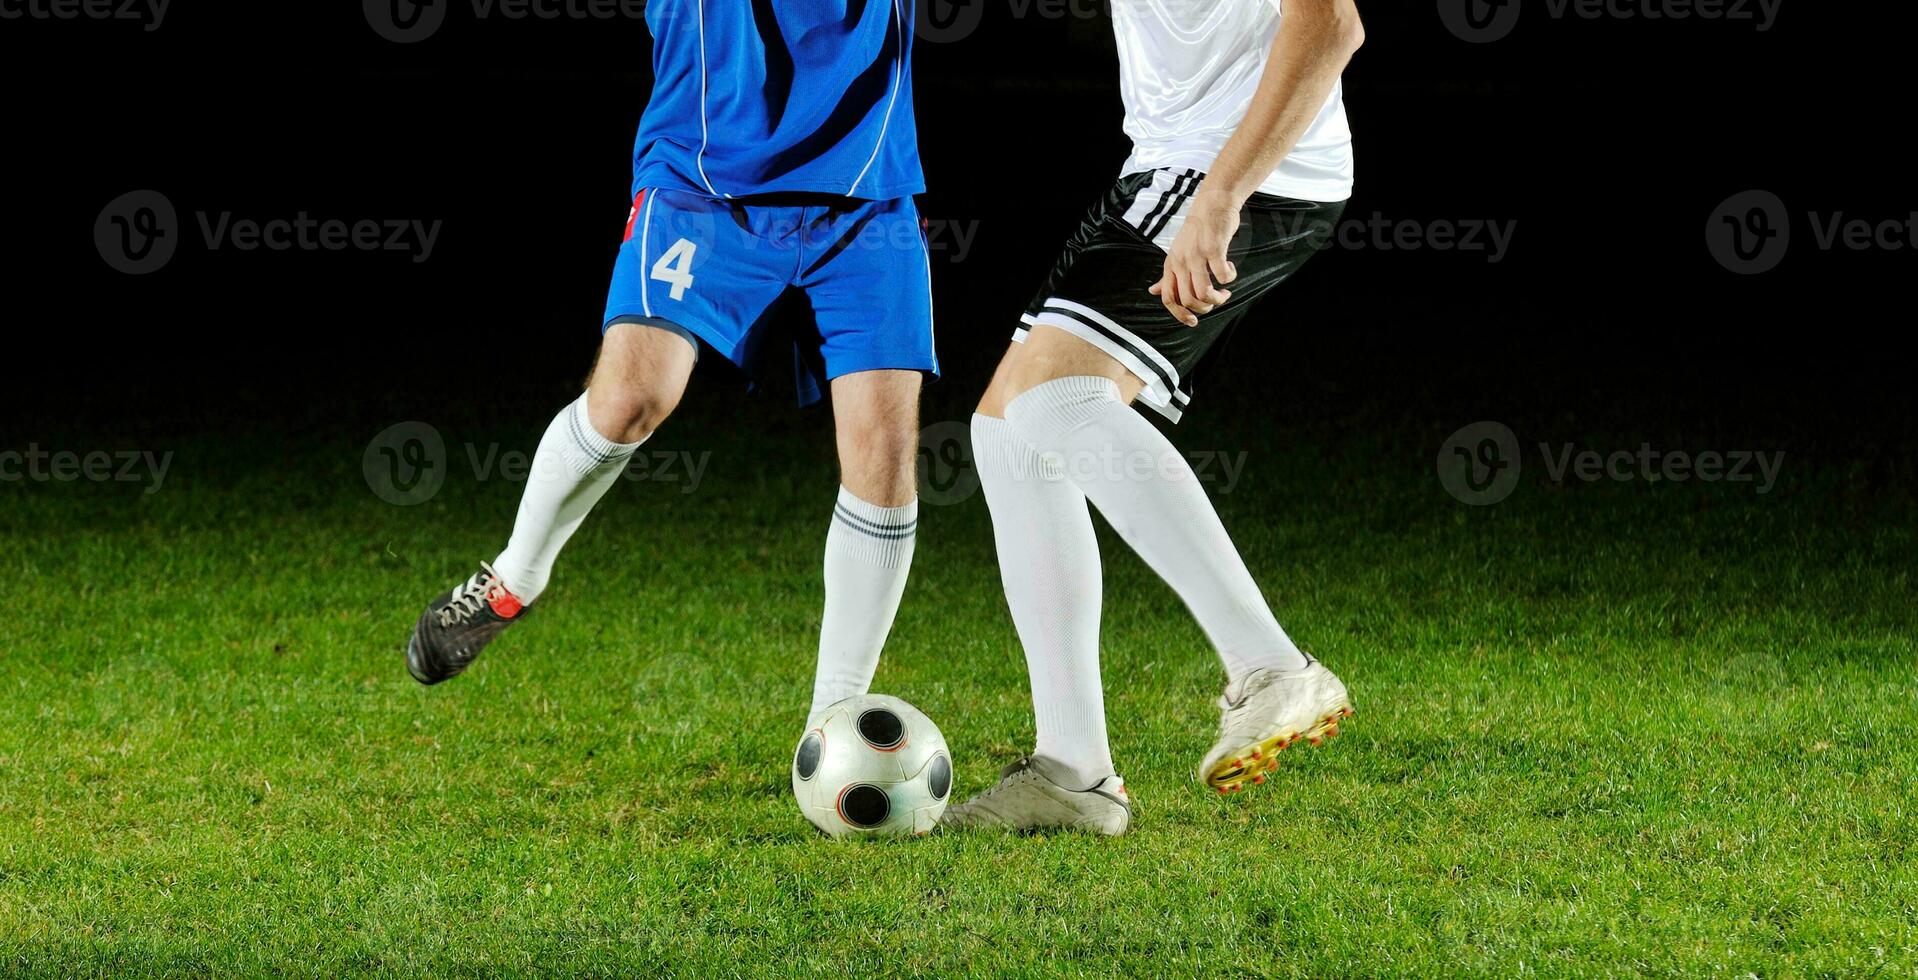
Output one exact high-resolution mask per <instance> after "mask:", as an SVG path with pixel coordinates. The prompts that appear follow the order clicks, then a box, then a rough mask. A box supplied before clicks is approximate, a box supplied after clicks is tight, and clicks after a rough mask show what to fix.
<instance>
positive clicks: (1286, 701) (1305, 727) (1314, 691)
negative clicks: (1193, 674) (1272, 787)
mask: <svg viewBox="0 0 1918 980" xmlns="http://www.w3.org/2000/svg"><path fill="white" fill-rule="evenodd" d="M1305 659H1306V664H1305V666H1303V667H1300V668H1298V669H1297V670H1255V671H1253V672H1252V673H1250V674H1247V675H1246V676H1245V677H1244V678H1242V679H1241V681H1240V683H1239V685H1238V688H1239V689H1238V691H1236V692H1234V691H1232V690H1231V689H1230V688H1228V689H1227V691H1226V696H1224V697H1221V698H1220V699H1219V707H1220V708H1222V709H1224V710H1223V711H1222V712H1221V713H1220V716H1219V740H1218V742H1216V743H1215V744H1213V746H1212V751H1210V752H1207V753H1206V754H1205V761H1204V762H1201V763H1199V778H1200V779H1203V780H1205V784H1206V785H1207V786H1210V787H1211V788H1213V789H1216V790H1218V791H1219V792H1221V793H1236V792H1238V791H1239V790H1242V789H1244V788H1245V787H1246V786H1247V785H1248V784H1251V785H1257V784H1259V783H1263V782H1265V775H1266V773H1269V772H1271V771H1272V770H1273V769H1276V768H1278V765H1279V753H1280V752H1283V751H1284V750H1285V748H1286V747H1287V746H1289V745H1292V744H1294V743H1296V742H1298V741H1300V740H1301V739H1303V740H1304V741H1306V742H1308V743H1310V744H1312V745H1318V744H1320V743H1322V742H1324V741H1325V740H1326V739H1328V738H1331V737H1332V736H1334V735H1337V734H1338V733H1339V722H1341V721H1343V720H1345V719H1346V718H1350V717H1351V716H1352V698H1351V696H1350V695H1348V694H1347V693H1346V691H1345V684H1344V683H1343V682H1341V681H1340V680H1339V679H1338V676H1337V675H1335V674H1333V673H1332V672H1331V671H1329V670H1326V669H1325V665H1324V664H1322V663H1319V662H1318V661H1317V660H1313V659H1312V657H1311V656H1310V655H1308V656H1307V657H1306V658H1305Z"/></svg>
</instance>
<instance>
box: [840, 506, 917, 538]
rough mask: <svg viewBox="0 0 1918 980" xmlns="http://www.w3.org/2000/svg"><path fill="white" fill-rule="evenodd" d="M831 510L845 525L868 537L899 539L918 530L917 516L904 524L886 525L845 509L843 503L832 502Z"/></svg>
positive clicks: (908, 536) (909, 535) (907, 536)
mask: <svg viewBox="0 0 1918 980" xmlns="http://www.w3.org/2000/svg"><path fill="white" fill-rule="evenodd" d="M832 512H833V516H834V517H837V518H839V519H840V520H841V521H843V522H844V523H845V525H846V526H847V527H849V528H852V529H853V530H855V531H858V532H859V533H861V534H864V535H867V536H868V537H874V538H880V539H883V540H888V541H899V540H902V539H905V538H910V537H912V536H913V534H915V533H917V531H918V530H919V520H918V518H914V519H913V520H911V521H909V522H907V523H905V524H898V525H886V524H879V523H876V522H874V521H870V520H867V519H866V518H864V517H860V516H859V515H858V514H855V513H853V512H852V511H849V510H847V509H846V505H845V504H834V505H833V509H832Z"/></svg>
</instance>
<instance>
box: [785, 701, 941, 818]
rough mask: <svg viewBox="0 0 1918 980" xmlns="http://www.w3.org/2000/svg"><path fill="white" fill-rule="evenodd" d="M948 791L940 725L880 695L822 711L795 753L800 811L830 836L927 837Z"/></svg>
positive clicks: (908, 707)
mask: <svg viewBox="0 0 1918 980" xmlns="http://www.w3.org/2000/svg"><path fill="white" fill-rule="evenodd" d="M951 793H952V755H951V753H949V752H947V751H946V737H945V736H944V735H941V734H939V726H938V725H935V724H933V723H932V719H930V718H928V717H926V716H925V715H924V714H923V713H921V712H920V710H919V709H918V708H915V707H913V706H912V705H910V704H907V703H906V702H904V701H901V700H899V699H898V698H895V697H889V696H887V695H884V694H863V695H860V696H858V697H851V698H847V699H845V700H844V701H841V702H839V703H837V704H835V705H833V706H832V707H830V708H827V709H826V713H825V714H824V715H823V716H822V717H821V718H820V719H819V721H818V723H816V724H815V725H813V727H812V728H811V729H809V730H808V731H807V732H806V734H805V736H804V737H802V738H801V739H800V740H799V748H797V749H796V750H794V751H793V796H794V797H795V798H797V799H798V801H799V811H800V812H801V813H804V814H805V815H806V819H807V820H810V821H812V823H813V826H815V827H818V828H819V829H820V830H823V831H825V832H826V835H827V836H828V837H855V836H865V837H890V836H900V835H904V834H923V833H927V832H928V831H930V830H932V828H933V827H934V825H936V824H938V823H939V815H940V814H942V813H945V812H946V798H947V797H948V796H950V795H951Z"/></svg>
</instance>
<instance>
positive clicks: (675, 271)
mask: <svg viewBox="0 0 1918 980" xmlns="http://www.w3.org/2000/svg"><path fill="white" fill-rule="evenodd" d="M698 251H699V246H697V245H694V244H693V243H692V242H690V241H687V240H686V239H684V238H682V239H680V240H679V241H676V242H674V243H673V247H672V248H669V249H667V250H666V254H664V255H662V256H660V257H659V261H658V262H655V263H653V273H652V275H653V278H654V279H657V280H659V281H660V282H663V283H669V284H671V285H672V287H673V298H674V299H679V298H681V297H683V296H685V295H686V290H687V289H688V288H690V287H691V286H692V284H693V273H692V268H693V254H694V253H695V252H698Z"/></svg>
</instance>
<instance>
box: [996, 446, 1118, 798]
mask: <svg viewBox="0 0 1918 980" xmlns="http://www.w3.org/2000/svg"><path fill="white" fill-rule="evenodd" d="M972 460H973V465H974V466H975V467H977V468H978V470H979V483H980V485H981V486H983V487H984V488H985V491H986V504H987V505H988V506H989V507H990V508H991V509H992V536H993V540H994V541H995V542H996V543H997V545H998V549H999V578H1000V581H1001V582H1003V583H1004V584H1005V587H1006V604H1007V605H1008V606H1011V607H1012V622H1013V625H1014V626H1017V627H1018V629H1019V643H1020V645H1022V646H1024V647H1025V650H1026V672H1027V674H1029V675H1030V676H1031V678H1032V711H1033V716H1034V718H1035V719H1036V721H1037V725H1038V730H1039V743H1038V747H1037V749H1036V750H1035V751H1034V753H1033V754H1034V755H1036V756H1038V757H1040V758H1041V759H1046V760H1049V761H1051V762H1055V763H1057V764H1058V765H1060V766H1063V767H1065V768H1066V769H1068V770H1070V772H1071V779H1069V780H1068V781H1069V782H1071V783H1072V786H1071V787H1070V788H1073V789H1078V788H1082V787H1086V786H1091V785H1092V784H1094V783H1096V782H1098V781H1099V780H1101V779H1104V778H1105V777H1107V776H1110V775H1112V774H1113V765H1112V749H1111V747H1110V746H1109V745H1108V744H1107V743H1106V712H1105V695H1104V692H1103V691H1102V690H1101V689H1100V682H1099V603H1100V594H1101V590H1100V578H1099V574H1100V568H1099V539H1098V538H1097V537H1096V536H1095V535H1094V534H1093V530H1092V512H1091V511H1090V510H1089V509H1088V508H1087V507H1086V496H1085V494H1083V493H1080V492H1079V488H1078V487H1075V486H1073V485H1072V484H1071V483H1070V482H1067V480H1066V479H1065V474H1064V472H1062V471H1061V469H1060V468H1059V467H1058V466H1057V465H1056V463H1057V461H1056V460H1048V459H1044V458H1041V456H1040V454H1039V450H1038V449H1036V448H1034V447H1033V445H1032V444H1031V443H1029V442H1026V441H1025V440H1024V439H1021V438H1019V437H1018V436H1017V435H1016V434H1014V433H1013V431H1012V426H1011V425H1009V424H1008V423H1007V422H1006V421H1005V420H1003V419H995V418H992V417H991V416H988V415H974V416H973V417H972ZM1047 463H1052V464H1054V465H1050V466H1048V465H1047Z"/></svg>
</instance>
